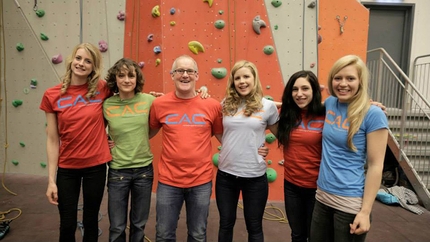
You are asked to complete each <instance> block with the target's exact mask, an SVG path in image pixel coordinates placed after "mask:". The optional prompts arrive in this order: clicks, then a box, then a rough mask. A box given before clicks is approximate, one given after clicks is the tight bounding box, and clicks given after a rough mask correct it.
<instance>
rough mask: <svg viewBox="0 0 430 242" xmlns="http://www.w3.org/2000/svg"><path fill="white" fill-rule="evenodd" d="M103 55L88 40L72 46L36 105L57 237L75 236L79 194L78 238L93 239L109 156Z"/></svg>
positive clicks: (96, 230) (95, 234)
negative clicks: (42, 123)
mask: <svg viewBox="0 0 430 242" xmlns="http://www.w3.org/2000/svg"><path fill="white" fill-rule="evenodd" d="M101 72H102V56H101V53H100V51H99V49H98V48H97V47H95V46H94V45H92V44H89V43H82V44H79V45H77V46H76V47H75V48H74V49H73V52H72V55H71V56H70V58H69V59H68V60H67V62H66V73H65V74H64V76H63V77H62V80H61V83H60V84H58V85H56V86H54V87H51V88H48V89H47V90H46V92H45V94H44V95H43V99H42V102H41V104H40V109H42V110H43V111H45V113H46V120H47V128H46V131H47V142H46V146H47V154H48V172H49V173H48V188H47V191H46V196H47V197H48V200H49V202H50V203H51V204H54V205H57V206H58V210H59V212H60V239H59V241H75V233H76V226H77V210H78V201H79V194H80V192H81V186H82V188H83V189H82V191H83V192H82V193H83V201H84V202H83V203H84V204H83V209H84V213H83V220H82V222H83V226H84V228H85V233H84V238H83V241H97V239H98V234H99V232H98V213H99V209H100V204H101V201H102V198H103V192H104V187H105V181H106V162H108V161H110V160H111V159H112V157H111V155H110V151H109V147H108V141H107V136H106V131H105V123H104V119H103V111H102V104H103V101H104V100H105V99H106V98H107V97H109V96H110V95H111V92H110V91H109V89H108V88H107V85H106V82H105V81H102V80H100V75H101Z"/></svg>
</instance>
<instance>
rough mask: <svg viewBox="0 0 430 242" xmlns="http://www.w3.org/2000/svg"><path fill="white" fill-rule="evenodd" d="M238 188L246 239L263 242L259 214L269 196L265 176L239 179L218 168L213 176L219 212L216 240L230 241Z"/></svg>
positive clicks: (221, 241)
mask: <svg viewBox="0 0 430 242" xmlns="http://www.w3.org/2000/svg"><path fill="white" fill-rule="evenodd" d="M240 191H242V198H243V212H244V216H245V224H246V230H248V241H264V234H263V215H264V209H265V208H266V203H267V197H268V195H269V185H268V182H267V176H266V174H264V175H263V176H260V177H255V178H242V177H237V176H233V175H230V174H228V173H226V172H223V171H221V170H218V173H217V175H216V185H215V194H216V204H217V207H218V211H219V216H220V220H219V231H218V241H219V242H229V241H233V228H234V224H235V223H236V210H237V202H238V200H239V194H240Z"/></svg>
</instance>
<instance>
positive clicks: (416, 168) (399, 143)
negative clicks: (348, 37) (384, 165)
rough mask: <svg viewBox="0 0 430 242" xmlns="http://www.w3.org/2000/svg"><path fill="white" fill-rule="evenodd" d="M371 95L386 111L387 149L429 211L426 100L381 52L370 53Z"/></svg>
mask: <svg viewBox="0 0 430 242" xmlns="http://www.w3.org/2000/svg"><path fill="white" fill-rule="evenodd" d="M367 67H368V68H369V71H370V85H369V89H370V90H369V93H370V96H371V98H372V99H374V100H376V101H379V102H381V103H383V104H384V105H385V106H386V107H387V116H388V121H389V127H390V135H389V138H388V146H389V148H390V149H391V151H392V152H393V154H394V155H395V156H396V158H397V161H398V162H399V165H400V167H401V168H402V170H403V171H404V173H405V175H406V176H407V178H408V180H409V182H410V183H411V185H412V186H413V188H414V190H415V192H416V193H417V195H418V196H419V197H420V199H421V201H422V202H423V205H424V206H425V207H426V208H427V210H430V193H429V190H428V189H429V188H430V104H429V101H428V100H427V98H426V97H425V96H424V95H423V94H422V90H421V89H419V88H418V87H417V86H416V85H415V84H414V83H413V82H412V81H411V80H410V79H409V77H408V76H407V75H406V74H405V73H404V72H403V71H402V70H401V68H400V67H399V66H398V65H397V64H396V63H395V62H394V61H393V59H392V58H391V57H390V55H389V54H388V53H387V52H386V51H385V50H384V49H382V48H378V49H373V50H369V51H368V52H367Z"/></svg>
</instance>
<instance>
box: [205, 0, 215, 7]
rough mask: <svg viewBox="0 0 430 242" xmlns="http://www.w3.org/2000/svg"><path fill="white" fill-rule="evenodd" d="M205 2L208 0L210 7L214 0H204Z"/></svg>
mask: <svg viewBox="0 0 430 242" xmlns="http://www.w3.org/2000/svg"><path fill="white" fill-rule="evenodd" d="M203 2H207V3H208V4H209V7H212V4H213V2H214V0H203Z"/></svg>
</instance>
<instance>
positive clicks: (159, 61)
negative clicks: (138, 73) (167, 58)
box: [155, 58, 161, 66]
mask: <svg viewBox="0 0 430 242" xmlns="http://www.w3.org/2000/svg"><path fill="white" fill-rule="evenodd" d="M160 64H161V60H160V58H157V59H156V60H155V66H159V65H160Z"/></svg>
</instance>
